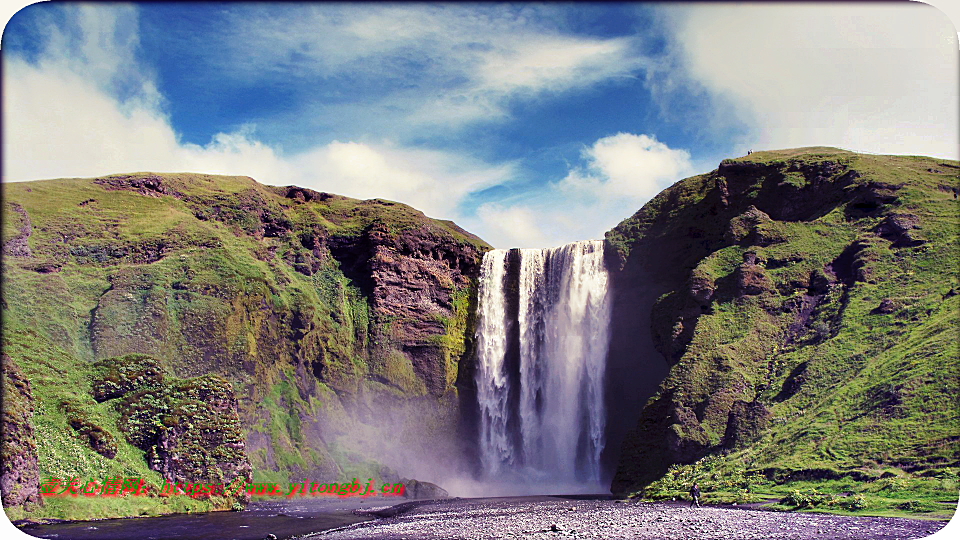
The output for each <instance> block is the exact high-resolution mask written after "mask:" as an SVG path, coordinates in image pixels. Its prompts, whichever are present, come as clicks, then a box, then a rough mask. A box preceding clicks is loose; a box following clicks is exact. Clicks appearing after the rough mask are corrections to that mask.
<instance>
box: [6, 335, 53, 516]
mask: <svg viewBox="0 0 960 540" xmlns="http://www.w3.org/2000/svg"><path fill="white" fill-rule="evenodd" d="M0 358H2V368H3V373H2V377H3V395H2V397H3V425H2V426H0V428H2V432H0V435H2V446H0V491H2V492H3V506H4V507H13V506H23V507H25V508H31V506H33V505H42V504H43V500H42V499H41V497H40V493H39V486H40V473H39V469H38V467H37V440H36V437H35V436H34V433H33V426H31V425H30V419H31V417H32V416H33V396H32V395H31V393H30V381H28V380H27V379H26V377H24V375H23V373H22V372H21V371H20V369H19V368H18V367H17V364H16V362H15V361H14V360H13V358H11V357H10V356H8V355H6V354H4V355H2V357H0Z"/></svg>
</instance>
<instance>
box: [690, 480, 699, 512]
mask: <svg viewBox="0 0 960 540" xmlns="http://www.w3.org/2000/svg"><path fill="white" fill-rule="evenodd" d="M693 505H697V508H700V486H699V485H697V483H696V482H694V483H693V486H692V487H691V488H690V508H693Z"/></svg>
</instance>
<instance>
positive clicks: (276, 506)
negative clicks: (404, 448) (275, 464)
mask: <svg viewBox="0 0 960 540" xmlns="http://www.w3.org/2000/svg"><path fill="white" fill-rule="evenodd" d="M396 502H397V501H392V500H391V501H389V503H388V504H384V502H383V501H375V502H373V501H369V500H364V499H336V500H312V499H305V500H303V501H296V500H292V501H286V500H285V501H282V502H277V501H264V502H254V503H251V504H249V505H247V508H246V509H245V510H244V511H242V512H208V513H203V514H176V515H171V516H159V517H145V518H126V519H104V520H98V521H78V522H70V523H56V524H50V525H27V526H23V527H20V530H22V531H23V532H25V533H27V534H29V535H32V536H36V537H39V538H56V539H57V540H72V539H77V540H100V539H103V540H127V539H130V540H133V539H137V540H160V539H167V538H170V539H178V540H220V539H223V540H229V539H235V540H261V539H263V538H266V537H267V535H268V534H273V535H275V536H276V537H277V538H291V537H294V536H301V535H305V534H310V533H316V532H320V531H325V530H328V529H332V528H336V527H342V526H344V525H350V524H353V523H358V522H361V521H366V520H369V519H371V518H370V517H366V516H360V515H356V514H354V513H353V511H354V510H358V509H370V508H386V507H388V506H390V505H391V504H395V503H396Z"/></svg>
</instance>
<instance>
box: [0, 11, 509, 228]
mask: <svg viewBox="0 0 960 540" xmlns="http://www.w3.org/2000/svg"><path fill="white" fill-rule="evenodd" d="M89 9H90V8H89V7H87V8H80V11H79V12H78V13H75V14H74V15H75V17H76V20H77V21H79V24H78V26H77V32H76V35H70V36H68V35H65V34H63V33H60V32H59V31H55V30H53V29H51V33H50V35H51V36H52V40H51V41H50V42H49V44H48V47H47V48H46V49H45V51H44V52H43V54H42V55H41V57H40V59H39V61H38V62H37V63H36V64H31V63H27V62H26V61H24V60H22V59H20V58H18V57H16V56H10V55H4V59H3V61H4V78H3V100H4V112H5V114H4V119H3V151H4V152H3V153H4V163H3V180H4V181H16V180H31V179H41V178H59V177H92V176H100V175H104V174H110V173H117V172H133V171H158V172H161V171H189V172H206V173H212V174H237V175H248V176H252V177H253V178H255V179H257V180H259V181H260V182H264V183H272V184H283V185H287V184H296V185H300V186H304V187H311V188H314V189H317V190H322V191H329V192H333V193H339V194H343V195H347V196H353V197H358V198H373V197H381V198H387V199H394V200H397V201H401V202H404V203H407V204H411V205H413V206H415V207H416V208H418V209H420V210H423V211H424V212H425V213H426V214H428V215H430V216H432V217H439V218H454V217H457V215H456V213H457V206H458V204H459V203H460V202H461V201H462V199H463V198H464V197H465V196H466V195H467V194H468V193H470V192H471V191H474V190H477V189H482V188H483V187H486V186H489V185H492V184H495V183H500V182H504V181H507V180H508V179H509V178H510V177H511V176H512V175H513V173H514V171H513V169H514V167H513V165H512V164H510V163H504V164H499V165H491V164H488V163H485V162H482V161H479V160H477V159H473V158H470V157H469V156H464V155H460V154H456V153H452V152H444V151H438V150H431V149H422V148H408V147H403V146H398V145H394V144H391V143H389V142H382V143H369V142H366V143H360V142H353V141H346V142H339V141H334V142H332V143H329V144H325V145H320V146H316V147H313V148H309V149H307V150H305V151H303V152H298V153H296V154H293V155H285V154H284V153H283V152H282V151H281V149H279V148H275V147H272V146H270V145H267V144H264V143H262V142H260V141H258V140H257V139H256V137H255V132H256V128H255V126H252V125H248V126H244V127H242V128H241V129H239V130H238V131H236V132H233V133H219V134H217V135H215V136H214V137H213V139H212V140H211V142H210V143H209V144H206V145H203V146H200V145H195V144H187V143H183V142H182V141H181V140H180V138H179V136H178V134H177V133H176V131H175V130H174V129H173V127H172V126H171V125H170V122H169V119H168V118H167V116H166V115H165V114H164V112H163V111H162V109H161V106H160V105H161V103H162V99H161V97H160V96H159V94H157V93H156V89H155V86H154V85H153V84H152V82H151V80H150V79H149V78H146V77H140V78H139V79H137V84H136V85H135V86H128V87H127V89H128V91H129V94H128V95H126V96H124V97H121V96H118V95H116V94H115V93H114V92H111V91H112V90H114V89H115V88H116V84H109V83H105V82H104V81H110V80H117V79H118V78H123V79H126V80H130V77H131V74H134V73H140V72H138V71H137V70H136V69H135V68H136V66H135V64H133V63H132V58H133V52H132V51H131V50H130V47H132V46H133V45H132V44H134V43H136V32H135V29H134V31H133V33H132V34H129V32H130V28H129V26H125V25H129V24H130V23H131V19H130V18H129V16H128V15H129V14H128V13H127V12H125V11H120V12H116V13H115V12H113V11H112V10H99V9H97V10H95V11H96V13H97V15H98V16H99V19H97V20H95V21H94V20H93V19H91V17H89V11H85V10H89ZM134 20H135V19H134ZM118 35H119V36H120V38H119V39H120V40H121V41H120V43H119V44H118V43H115V42H113V41H111V39H112V37H113V36H118ZM69 44H73V45H74V46H67V45H69Z"/></svg>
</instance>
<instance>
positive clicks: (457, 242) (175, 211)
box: [2, 173, 489, 481]
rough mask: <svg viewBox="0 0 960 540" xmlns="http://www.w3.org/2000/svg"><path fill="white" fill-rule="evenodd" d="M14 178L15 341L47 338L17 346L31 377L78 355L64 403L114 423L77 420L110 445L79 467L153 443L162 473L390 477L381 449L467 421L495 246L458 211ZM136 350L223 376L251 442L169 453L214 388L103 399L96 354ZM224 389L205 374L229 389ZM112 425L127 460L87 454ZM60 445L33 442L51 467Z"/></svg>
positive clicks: (273, 190)
mask: <svg viewBox="0 0 960 540" xmlns="http://www.w3.org/2000/svg"><path fill="white" fill-rule="evenodd" d="M3 189H4V208H3V220H4V221H3V238H2V241H3V252H4V255H5V257H4V267H3V272H4V276H3V279H4V281H3V283H4V290H3V293H4V294H3V320H4V324H3V336H4V340H5V345H6V344H7V343H8V342H9V343H10V345H11V346H12V347H23V348H24V350H34V351H36V350H42V351H44V354H42V355H39V357H38V356H32V357H29V358H26V359H22V358H17V359H16V361H17V363H18V364H21V367H23V364H24V363H32V364H33V366H32V367H31V368H30V369H26V368H25V371H26V372H27V373H28V378H31V377H35V378H36V377H39V374H40V373H42V372H43V370H42V369H39V368H37V369H34V368H36V366H39V365H41V364H43V363H47V362H51V363H54V361H53V360H51V358H57V359H59V360H58V362H60V363H61V364H62V363H67V364H69V365H73V366H77V369H78V373H79V372H82V377H81V376H80V375H78V377H79V378H78V381H80V382H79V383H78V384H81V385H82V387H85V388H89V389H90V391H89V392H85V393H84V392H81V394H84V395H83V397H81V396H80V395H79V394H78V395H76V396H67V398H70V399H72V400H73V403H74V407H75V408H76V409H77V410H79V411H80V412H81V413H91V412H92V411H95V412H96V414H93V416H94V417H96V416H98V415H99V416H102V417H101V418H99V420H98V421H97V422H96V427H97V429H102V430H103V431H104V433H106V435H101V434H100V432H99V431H96V430H94V429H93V428H81V429H82V430H85V431H84V433H87V434H89V433H93V434H94V435H93V438H94V439H96V442H95V443H93V444H91V443H90V440H92V439H90V437H89V436H88V437H87V439H86V441H87V442H86V444H80V445H79V446H76V447H74V444H73V442H71V449H70V452H81V453H83V454H84V455H87V453H89V452H92V453H93V454H96V455H97V456H98V457H97V458H96V459H93V458H92V459H93V461H94V462H96V464H94V465H91V466H90V467H88V468H89V470H83V471H80V470H78V471H75V474H74V475H82V474H85V473H88V474H90V475H91V476H96V475H97V474H99V473H100V472H103V471H104V470H105V468H109V466H108V464H107V463H101V462H102V461H103V460H107V461H116V460H118V459H119V460H122V459H127V458H126V456H127V455H128V453H129V452H128V451H127V450H125V449H126V448H128V447H127V446H125V445H128V444H129V445H132V446H138V447H140V448H142V449H145V450H146V451H147V454H148V460H153V462H151V465H150V466H151V467H152V469H153V470H154V471H159V472H161V473H163V474H169V475H174V476H178V477H180V476H182V477H184V478H186V477H188V476H190V474H193V473H196V474H199V475H201V476H204V475H207V476H210V475H213V476H216V474H223V475H235V474H240V475H243V474H249V473H244V472H243V471H244V467H245V466H246V467H247V468H248V469H249V468H250V467H252V474H253V478H254V479H255V480H257V481H286V480H287V479H288V478H300V479H301V480H302V479H303V478H304V477H305V476H306V477H309V478H311V479H316V480H318V481H319V480H322V479H330V480H333V479H337V480H340V479H341V478H340V477H341V476H343V475H346V474H351V475H360V476H364V477H365V476H375V477H380V476H383V475H384V474H387V475H393V474H394V473H393V472H391V471H389V469H382V470H381V469H380V465H379V464H378V463H376V462H375V461H371V458H373V459H381V461H389V460H388V459H387V458H389V457H390V456H391V454H393V455H397V452H396V449H397V448H398V447H403V446H404V445H405V444H410V445H412V446H411V448H410V450H411V452H416V451H420V450H424V448H427V443H425V442H423V441H424V440H429V439H430V437H434V438H436V439H443V440H445V439H449V438H450V437H449V436H448V435H449V434H450V433H453V432H454V431H455V429H456V426H457V416H458V415H457V403H458V393H459V392H458V387H457V380H458V376H459V375H460V371H461V370H460V363H461V361H462V360H463V359H464V358H468V357H469V355H470V354H471V344H472V336H473V329H472V324H473V319H472V308H471V304H472V303H475V296H476V280H477V277H478V274H479V264H480V258H481V257H482V254H483V252H484V251H486V250H487V249H489V246H487V245H486V244H485V243H484V242H483V241H481V240H480V239H478V238H476V237H474V236H473V235H470V234H469V233H467V232H465V231H463V230H462V229H460V228H459V227H457V226H456V225H455V224H453V223H452V222H446V221H439V220H433V219H430V218H427V217H426V216H424V215H423V214H422V213H421V212H419V211H417V210H414V209H412V208H410V207H408V206H406V205H403V204H399V203H393V202H390V201H383V200H379V199H375V200H368V201H360V200H355V199H349V198H346V197H341V196H337V195H332V194H328V193H319V192H315V191H311V190H308V189H303V188H297V187H286V188H281V187H271V186H264V185H260V184H258V183H256V182H255V181H253V180H252V179H250V178H245V177H222V176H209V175H193V174H149V173H143V174H131V175H113V176H108V177H103V178H97V179H64V180H49V181H39V182H29V183H18V184H5V185H4V186H3ZM5 350H6V347H5ZM134 353H135V354H140V355H147V357H149V358H152V359H155V361H156V362H158V368H157V370H158V371H157V372H158V373H159V371H160V370H162V371H163V372H164V373H167V376H168V377H169V378H170V379H171V380H175V381H201V382H202V381H205V380H206V379H202V377H221V378H222V381H223V382H222V384H224V385H226V386H225V387H223V388H224V390H223V391H224V392H226V393H225V394H223V396H220V397H221V398H222V399H220V398H218V400H217V401H218V403H221V405H222V407H221V409H222V410H220V409H218V410H217V411H218V412H217V414H216V415H214V416H222V415H227V416H229V415H230V414H236V415H238V418H239V424H238V425H239V426H240V427H239V429H240V431H241V435H242V436H241V441H233V440H232V439H231V440H227V439H230V437H226V438H224V440H219V439H218V440H216V441H212V440H205V439H204V440H201V439H202V437H201V439H197V440H196V441H194V442H195V443H196V444H195V445H194V446H197V447H198V448H200V447H209V448H216V447H222V448H224V449H225V450H224V452H218V455H220V454H224V455H225V454H229V453H230V452H228V451H227V450H226V449H233V450H236V449H237V448H238V446H237V443H238V442H242V445H240V447H242V448H241V451H240V452H239V453H238V455H237V456H235V457H236V459H232V458H231V459H228V460H226V461H224V462H223V463H220V465H223V466H222V467H220V466H217V467H215V468H216V469H217V470H218V471H219V472H218V473H214V472H213V471H207V470H206V469H203V470H199V469H198V470H196V471H192V472H191V471H187V470H186V469H184V470H180V469H176V467H181V468H183V467H186V465H188V464H184V463H183V462H182V460H180V457H177V458H176V459H173V458H172V457H171V456H182V454H183V453H182V452H178V450H177V449H176V448H175V446H176V445H177V444H181V445H182V444H188V443H187V442H185V441H187V440H188V439H190V437H188V436H186V435H187V434H185V433H180V432H175V431H176V428H174V426H173V425H176V424H178V423H179V422H180V421H181V420H183V421H185V420H186V418H187V416H188V415H187V412H185V411H188V410H189V409H190V403H194V402H205V400H206V399H207V398H209V397H210V396H206V397H204V398H201V397H198V396H192V394H190V392H191V391H192V390H189V388H187V387H185V386H183V385H184V384H186V385H187V386H190V385H191V384H194V385H196V384H200V382H196V383H188V382H179V383H176V384H172V386H170V385H167V386H164V385H165V384H166V383H157V384H159V385H160V386H157V385H154V387H150V388H147V387H144V388H139V387H138V388H137V389H136V391H133V392H128V390H130V389H127V390H124V391H123V392H121V393H119V394H117V395H115V396H112V397H110V398H104V399H96V400H95V399H93V397H94V396H95V395H96V388H98V384H99V385H102V384H104V383H103V380H101V379H97V378H96V376H97V375H96V373H97V371H96V370H97V369H100V368H98V367H95V366H93V365H92V363H93V362H95V361H98V360H103V359H113V360H111V361H115V360H116V359H118V358H121V357H128V355H131V354H134ZM97 366H99V364H97ZM131 369H132V368H131ZM91 370H92V371H91ZM31 373H32V374H33V375H30V374H31ZM81 379H82V380H81ZM216 380H221V379H216ZM31 382H32V384H33V385H34V387H33V389H34V393H35V394H36V395H39V396H40V398H39V399H40V400H41V402H45V401H50V402H51V404H52V402H53V401H54V400H60V401H62V400H63V399H66V398H65V397H64V396H63V395H62V394H63V393H62V392H60V391H53V390H51V388H53V387H52V386H50V384H48V383H47V379H45V378H42V377H40V380H34V379H32V378H31ZM154 382H156V381H154ZM207 383H209V384H207ZM214 383H215V381H213V380H211V381H206V383H204V384H200V386H202V387H207V386H211V385H212V386H211V388H212V387H217V386H222V385H221V384H220V383H216V384H214ZM38 386H40V388H38ZM158 388H160V389H161V390H162V391H161V392H160V393H161V394H163V395H165V396H166V397H163V398H162V399H161V397H160V396H159V394H157V393H156V392H155V390H157V389H158ZM191 388H192V387H191ZM163 389H165V390H163ZM38 390H39V392H38ZM164 392H165V393H164ZM205 395H206V394H205ZM211 395H212V394H211ZM164 400H166V401H164ZM98 403H99V405H98ZM158 403H163V407H162V408H163V411H158V410H155V408H156V407H157V406H159V405H157V404H158ZM148 405H149V406H148ZM50 406H51V407H52V406H53V405H50ZM151 407H153V409H151ZM39 410H40V412H39V413H38V416H39V418H35V419H34V424H38V423H39V424H41V425H49V429H51V430H63V432H64V433H72V431H70V430H71V428H70V425H69V419H68V418H67V417H66V416H63V415H62V414H61V413H54V412H53V411H48V410H47V408H46V405H44V404H43V403H41V406H40V409H39ZM177 411H179V412H177ZM151 415H152V416H151ZM185 415H187V416H185ZM86 416H90V415H89V414H87V415H86ZM146 417H151V418H152V417H156V420H157V422H159V423H164V422H166V423H167V424H171V426H168V429H167V430H166V431H163V430H162V431H161V432H158V433H150V434H147V435H148V436H146V437H145V438H144V437H139V435H143V433H139V432H138V430H139V429H140V428H137V427H135V426H133V424H129V423H127V424H124V422H127V421H128V420H130V419H131V418H134V419H140V420H143V419H144V418H146ZM178 419H179V420H178ZM214 420H215V418H213V417H211V418H210V421H214ZM198 421H199V419H198ZM61 424H62V425H61ZM131 432H133V435H132V437H131ZM168 432H169V433H168ZM107 436H110V437H112V438H114V439H116V441H117V443H118V444H119V452H118V453H117V456H119V457H110V458H108V457H105V456H104V455H102V454H99V453H97V451H96V449H95V448H94V447H100V446H102V445H103V444H107V445H109V444H108V443H103V442H102V440H107ZM189 444H193V443H189ZM453 444H454V443H451V445H453ZM417 445H420V447H418V446H417ZM421 447H422V448H421ZM101 449H102V448H101ZM428 450H429V449H428ZM434 450H436V451H452V450H451V449H439V450H438V449H434ZM231 451H232V450H231ZM63 452H65V450H64V449H63V448H61V447H57V446H53V445H51V446H45V445H44V443H43V442H42V441H41V442H40V443H39V457H40V459H39V461H40V464H39V469H40V473H41V476H43V475H49V474H52V473H53V471H52V468H53V465H52V464H53V463H54V462H57V461H58V460H61V458H63V457H64V455H63ZM108 453H109V451H108ZM240 454H242V456H241V455H240ZM420 455H421V456H422V455H424V454H422V453H421V454H420ZM208 457H209V456H208ZM171 459H173V460H172V461H171ZM197 460H198V461H197V463H200V462H208V461H209V460H206V458H204V456H199V457H198V458H197ZM246 460H248V461H246ZM214 461H216V460H214ZM81 463H83V462H82V460H81ZM244 463H248V464H247V465H244ZM174 464H179V465H176V466H174ZM402 464H403V463H399V464H396V465H402ZM81 468H83V467H81ZM174 469H176V470H174ZM63 472H69V471H63ZM401 472H404V471H403V470H401ZM417 472H418V471H414V472H413V474H416V473H417ZM228 473H229V474H228ZM196 474H194V476H196ZM407 474H411V473H409V472H408V473H407ZM170 479H172V478H170Z"/></svg>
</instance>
